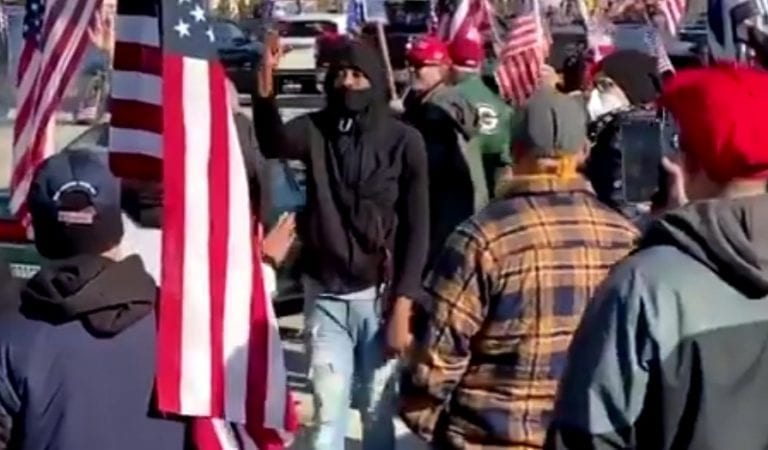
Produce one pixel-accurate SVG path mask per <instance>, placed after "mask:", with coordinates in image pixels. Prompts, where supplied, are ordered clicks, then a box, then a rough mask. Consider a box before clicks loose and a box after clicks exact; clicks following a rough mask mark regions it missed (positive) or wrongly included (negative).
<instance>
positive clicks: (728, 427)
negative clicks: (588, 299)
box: [547, 195, 768, 450]
mask: <svg viewBox="0 0 768 450" xmlns="http://www.w3.org/2000/svg"><path fill="white" fill-rule="evenodd" d="M767 217H768V195H758V196H753V197H744V198H739V199H717V200H709V201H702V202H696V203H692V204H690V205H687V206H685V207H683V208H680V209H679V210H676V211H674V212H672V213H670V214H668V215H666V216H664V217H663V218H662V219H661V220H659V221H657V222H655V223H654V224H652V225H651V227H650V228H649V230H648V232H647V234H646V235H645V237H644V239H643V242H642V245H641V247H640V249H639V251H638V252H637V253H636V254H634V255H633V256H631V257H630V258H628V259H627V260H625V261H624V262H622V263H621V264H619V265H618V266H617V267H616V268H615V269H614V270H613V272H612V273H611V275H610V276H609V278H608V279H607V280H606V282H605V283H604V284H603V286H602V288H601V289H600V291H599V293H598V295H597V296H596V298H595V299H594V300H593V302H592V303H591V304H590V306H589V307H588V309H587V311H586V312H585V315H584V319H583V321H582V323H581V325H580V327H579V330H578V332H577V333H576V336H575V337H574V340H573V342H572V343H571V351H570V354H569V367H568V369H567V371H566V373H565V376H564V377H563V379H562V381H561V389H560V394H559V399H558V403H557V407H556V411H555V419H554V424H553V426H552V427H551V429H550V431H551V433H550V442H549V445H548V446H547V448H570V449H579V450H582V449H592V448H594V449H607V448H610V449H617V448H627V449H629V448H638V449H663V450H666V449H670V450H672V449H702V450H704V449H706V450H735V449H739V450H758V449H760V450H762V449H765V448H768V414H766V413H765V405H766V404H767V403H768V221H766V218H767Z"/></svg>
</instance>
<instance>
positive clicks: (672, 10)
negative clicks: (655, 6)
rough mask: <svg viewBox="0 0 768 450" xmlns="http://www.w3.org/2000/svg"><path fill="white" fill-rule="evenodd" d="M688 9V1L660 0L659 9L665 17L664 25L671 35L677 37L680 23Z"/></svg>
mask: <svg viewBox="0 0 768 450" xmlns="http://www.w3.org/2000/svg"><path fill="white" fill-rule="evenodd" d="M686 8H687V2H686V0H660V1H659V9H660V11H661V14H662V16H664V24H665V26H666V27H667V31H668V32H669V34H670V35H672V36H675V35H677V30H678V28H679V26H680V21H681V20H682V19H683V16H684V15H685V10H686Z"/></svg>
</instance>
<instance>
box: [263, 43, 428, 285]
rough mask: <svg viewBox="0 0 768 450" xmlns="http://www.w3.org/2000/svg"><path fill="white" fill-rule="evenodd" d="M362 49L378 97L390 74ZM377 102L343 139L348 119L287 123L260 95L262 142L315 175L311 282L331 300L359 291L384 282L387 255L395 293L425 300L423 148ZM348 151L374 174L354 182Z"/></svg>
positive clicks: (302, 227) (302, 219)
mask: <svg viewBox="0 0 768 450" xmlns="http://www.w3.org/2000/svg"><path fill="white" fill-rule="evenodd" d="M355 45H357V47H355V49H356V50H355V51H356V52H357V53H354V54H353V55H352V56H351V58H352V59H353V61H352V62H351V63H352V64H353V65H359V66H365V69H366V70H367V72H366V73H367V74H369V78H370V80H371V84H372V86H373V87H372V89H374V90H376V92H380V91H381V90H384V89H385V83H386V81H385V80H386V78H385V76H384V72H383V66H382V65H380V64H379V63H377V62H374V57H373V56H371V53H370V52H369V49H364V48H363V49H361V47H360V46H362V45H363V44H358V43H356V44H355ZM370 51H373V52H375V50H370ZM361 53H362V55H361ZM374 54H375V53H374ZM347 56H349V55H347ZM355 58H358V59H356V60H355ZM335 67H336V69H335V68H334V67H332V68H331V70H330V71H329V73H328V78H329V79H330V80H333V79H334V78H335V76H336V75H335V70H337V68H338V66H335ZM379 70H381V73H379ZM375 102H376V103H375V104H374V105H373V107H375V108H379V109H378V110H377V111H376V114H374V115H372V116H371V115H370V114H369V116H368V117H367V119H369V122H368V123H367V124H366V127H365V129H364V130H363V131H361V132H360V133H355V134H354V135H353V136H352V137H349V138H345V139H342V138H341V137H340V136H339V134H340V131H339V129H338V127H339V116H338V114H337V112H336V111H335V110H334V109H333V108H331V107H326V108H325V109H323V110H321V111H319V112H316V113H312V114H308V115H304V116H300V117H298V118H296V119H294V120H292V121H290V122H288V123H287V124H283V122H282V119H281V118H280V114H279V111H278V108H277V106H276V104H275V102H274V99H270V98H260V97H257V96H254V99H253V117H254V118H257V119H258V120H255V121H254V123H255V126H256V136H257V137H258V140H259V146H260V148H261V150H262V152H263V153H264V154H265V155H266V156H267V157H268V158H287V159H296V160H301V161H303V162H304V164H306V166H307V173H308V177H307V205H306V207H305V210H304V211H303V212H302V213H301V214H300V215H299V218H298V232H299V236H300V238H301V240H302V243H303V245H304V247H303V252H302V258H301V260H302V267H303V270H304V271H305V273H306V274H307V275H309V276H310V277H312V278H314V279H316V280H317V281H318V282H320V284H321V285H322V287H323V288H324V289H325V290H326V291H328V292H334V293H349V292H354V291H358V290H361V289H365V288H369V287H372V286H374V285H378V284H379V283H382V282H383V272H387V271H388V268H387V267H385V264H386V259H387V258H384V259H383V256H388V257H389V262H391V263H392V264H391V266H390V268H391V270H389V271H391V282H392V289H393V294H394V295H404V296H409V297H415V296H418V295H419V293H420V292H421V273H422V270H423V266H424V262H425V259H426V252H427V245H428V241H429V239H428V234H429V222H428V218H429V204H428V192H427V189H428V183H427V165H426V152H425V150H424V142H423V140H422V138H421V136H420V135H419V133H418V132H417V131H416V130H414V129H413V128H411V127H410V126H408V125H405V124H404V123H402V122H400V121H399V120H397V119H395V118H394V117H393V116H392V115H391V114H390V113H389V112H388V110H387V104H386V98H385V96H377V97H376V100H375ZM329 103H330V102H329ZM385 110H386V111H387V113H383V112H382V111H385ZM342 140H344V143H343V145H342V144H340V142H342ZM349 141H354V142H349ZM342 146H344V147H348V148H347V149H340V147H342ZM344 152H357V154H356V155H354V154H353V155H352V156H356V157H357V158H358V159H360V160H363V162H361V163H360V164H361V165H368V166H370V167H371V169H370V170H366V169H360V168H358V170H359V171H360V172H366V173H363V174H362V175H359V179H358V180H357V181H354V182H351V181H349V180H347V176H346V175H345V173H346V172H349V171H354V168H352V169H350V168H347V167H342V166H344V165H345V164H347V161H346V160H345V161H342V160H343V159H344V158H346V156H349V154H346V155H342V153H344ZM345 171H346V172H345ZM371 227H374V228H378V230H377V231H376V233H378V234H379V235H380V236H379V237H381V238H382V239H383V242H381V245H377V244H376V243H375V242H370V241H371V236H370V235H371V234H372V232H371V230H370V228H371ZM382 252H383V253H385V254H387V255H382Z"/></svg>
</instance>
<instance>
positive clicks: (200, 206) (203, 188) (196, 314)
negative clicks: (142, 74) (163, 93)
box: [165, 55, 219, 417]
mask: <svg viewBox="0 0 768 450" xmlns="http://www.w3.org/2000/svg"><path fill="white" fill-rule="evenodd" d="M176 58H177V56H175V55H170V56H169V55H166V56H165V59H166V60H167V59H176ZM208 64H209V63H208V61H206V60H201V59H194V58H182V72H183V74H182V76H183V78H182V79H181V80H180V83H179V84H181V85H182V86H183V93H182V96H183V97H182V103H183V106H182V108H183V114H184V115H183V116H181V117H183V123H184V133H185V136H184V140H185V142H186V145H185V147H184V148H183V149H182V151H183V152H184V155H185V157H184V164H185V178H184V196H183V197H182V198H183V199H184V203H185V208H184V209H185V211H186V213H187V214H185V216H184V218H183V225H181V224H169V225H170V226H171V227H172V228H173V229H175V228H176V227H177V226H178V227H180V226H183V227H184V236H185V238H184V260H183V266H184V286H183V290H182V296H183V299H184V308H182V322H183V324H184V325H183V326H182V337H181V345H182V354H183V355H184V358H182V360H181V363H182V369H181V370H182V373H183V374H189V376H183V377H182V378H181V383H180V389H181V411H182V413H183V414H184V415H191V416H207V415H210V414H211V406H212V405H211V391H212V380H211V378H212V373H211V369H212V363H211V357H212V350H211V342H212V341H211V327H210V323H211V306H210V304H211V299H210V294H211V286H210V284H211V279H210V278H209V276H210V269H209V266H210V264H211V254H210V248H209V246H208V242H209V239H210V234H209V225H210V222H211V213H210V212H211V211H210V207H211V203H210V202H211V198H210V197H209V192H208V186H207V184H208V183H211V182H212V180H208V163H209V159H210V155H211V148H210V147H211V120H212V119H213V118H214V116H212V114H211V113H212V110H211V104H210V103H209V102H208V96H206V95H200V88H201V87H204V88H205V87H208V86H209V81H208V79H209V67H208ZM165 88H166V89H167V88H168V87H167V86H165ZM165 118H166V119H168V120H179V119H178V118H175V119H174V118H171V117H168V116H167V115H166V116H165ZM202 180H208V182H207V183H201V181H202ZM202 324H209V326H208V327H206V326H202ZM217 363H219V362H218V361H217V362H214V363H213V364H217ZM214 417H216V416H214Z"/></svg>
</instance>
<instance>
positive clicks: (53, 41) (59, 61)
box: [10, 0, 101, 218]
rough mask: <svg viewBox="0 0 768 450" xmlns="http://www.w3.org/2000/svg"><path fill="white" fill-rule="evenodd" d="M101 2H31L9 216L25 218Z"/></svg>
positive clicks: (20, 82)
mask: <svg viewBox="0 0 768 450" xmlns="http://www.w3.org/2000/svg"><path fill="white" fill-rule="evenodd" d="M100 3H101V2H100V0H29V1H27V4H26V14H25V16H24V29H23V38H24V42H23V44H22V49H21V55H20V57H19V65H18V73H17V80H16V81H17V94H16V98H17V116H16V122H15V123H14V127H13V164H12V172H11V183H10V188H11V202H10V208H11V212H13V213H14V214H16V215H17V216H18V217H21V218H26V217H27V210H26V196H27V191H28V190H29V185H30V182H31V180H32V177H33V175H34V171H35V168H36V167H37V165H38V164H39V163H40V162H41V161H42V160H43V159H45V158H46V157H47V156H50V155H51V154H52V153H53V152H54V141H53V128H54V125H55V119H56V111H57V110H58V108H59V105H60V103H61V99H62V97H63V96H64V93H65V91H66V89H67V88H68V87H69V84H70V82H71V81H72V79H73V77H74V75H75V73H76V71H77V69H78V67H79V66H80V62H81V60H82V58H83V54H84V52H85V49H86V46H87V45H88V42H89V38H88V27H89V26H90V25H91V21H92V20H93V18H94V13H95V11H96V8H97V7H98V6H99V5H100Z"/></svg>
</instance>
